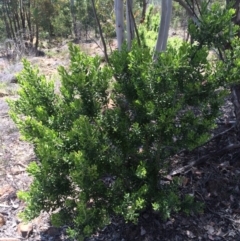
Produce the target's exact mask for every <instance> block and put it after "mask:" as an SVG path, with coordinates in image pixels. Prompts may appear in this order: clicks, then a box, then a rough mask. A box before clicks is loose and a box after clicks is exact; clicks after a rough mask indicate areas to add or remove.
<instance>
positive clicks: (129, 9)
mask: <svg viewBox="0 0 240 241" xmlns="http://www.w3.org/2000/svg"><path fill="white" fill-rule="evenodd" d="M132 7H133V0H127V2H126V16H127V44H128V49H129V50H130V49H131V45H132V40H133V38H134V19H133V15H132Z"/></svg>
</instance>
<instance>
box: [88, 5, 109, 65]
mask: <svg viewBox="0 0 240 241" xmlns="http://www.w3.org/2000/svg"><path fill="white" fill-rule="evenodd" d="M91 1H92V7H93V11H94V15H95V19H96V22H97V25H98V29H99V34H100V37H101V41H102V44H103V51H104V57H105V61H106V62H107V63H109V59H108V54H107V46H106V42H105V39H104V37H103V31H102V27H101V24H100V21H99V19H98V16H97V11H96V7H95V2H94V0H91Z"/></svg>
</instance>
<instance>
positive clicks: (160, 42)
mask: <svg viewBox="0 0 240 241" xmlns="http://www.w3.org/2000/svg"><path fill="white" fill-rule="evenodd" d="M171 16H172V0H162V6H161V20H160V28H159V32H158V39H157V44H156V48H155V54H154V59H156V57H157V53H159V52H163V51H165V50H166V48H167V40H168V31H169V28H170V21H171Z"/></svg>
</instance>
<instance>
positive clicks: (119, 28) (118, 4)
mask: <svg viewBox="0 0 240 241" xmlns="http://www.w3.org/2000/svg"><path fill="white" fill-rule="evenodd" d="M114 7H115V17H116V35H117V43H118V50H119V51H120V50H121V48H122V44H123V41H124V12H123V0H115V2H114Z"/></svg>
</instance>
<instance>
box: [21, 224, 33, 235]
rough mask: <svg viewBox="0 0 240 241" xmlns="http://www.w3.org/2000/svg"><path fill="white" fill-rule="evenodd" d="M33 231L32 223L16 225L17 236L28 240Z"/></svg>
mask: <svg viewBox="0 0 240 241" xmlns="http://www.w3.org/2000/svg"><path fill="white" fill-rule="evenodd" d="M32 231H33V225H32V223H27V224H25V223H19V224H18V228H17V232H18V234H19V235H21V236H22V237H23V238H28V237H29V235H30V234H31V233H32Z"/></svg>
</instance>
